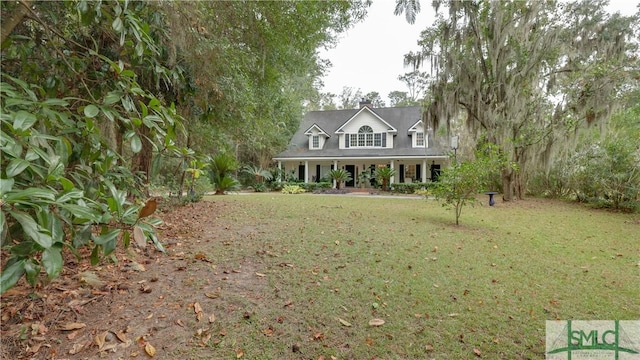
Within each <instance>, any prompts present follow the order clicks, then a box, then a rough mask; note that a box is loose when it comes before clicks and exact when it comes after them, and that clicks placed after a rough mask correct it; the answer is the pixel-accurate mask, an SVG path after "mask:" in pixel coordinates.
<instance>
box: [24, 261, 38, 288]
mask: <svg viewBox="0 0 640 360" xmlns="http://www.w3.org/2000/svg"><path fill="white" fill-rule="evenodd" d="M24 271H25V273H26V274H25V277H26V278H27V282H28V283H29V284H30V285H31V286H36V282H37V281H38V275H39V274H40V265H38V264H37V263H36V262H35V261H34V260H33V259H29V260H28V261H26V262H25V263H24Z"/></svg>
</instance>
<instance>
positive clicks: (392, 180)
mask: <svg viewBox="0 0 640 360" xmlns="http://www.w3.org/2000/svg"><path fill="white" fill-rule="evenodd" d="M394 167H395V160H391V170H393V169H394ZM394 182H396V176H395V175H393V176H392V177H391V179H389V184H393V183H394Z"/></svg>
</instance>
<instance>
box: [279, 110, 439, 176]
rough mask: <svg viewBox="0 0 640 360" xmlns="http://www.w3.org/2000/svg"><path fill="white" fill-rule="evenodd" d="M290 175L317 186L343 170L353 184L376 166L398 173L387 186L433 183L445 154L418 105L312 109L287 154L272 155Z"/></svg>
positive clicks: (294, 137) (294, 136)
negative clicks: (334, 171)
mask: <svg viewBox="0 0 640 360" xmlns="http://www.w3.org/2000/svg"><path fill="white" fill-rule="evenodd" d="M274 160H275V161H277V162H278V168H279V169H281V170H283V171H284V173H285V174H287V175H288V176H289V177H291V176H294V177H296V178H297V179H299V180H302V181H304V182H318V181H320V179H322V178H323V177H326V175H327V173H328V172H329V171H330V170H332V169H344V170H346V171H348V172H349V173H350V174H351V177H352V178H353V180H351V181H350V182H347V183H346V184H345V185H346V186H355V185H356V180H357V179H358V177H359V175H360V173H362V172H369V173H370V174H373V173H374V172H375V169H376V168H377V167H382V166H386V167H390V168H392V169H395V170H396V175H395V177H394V178H392V179H391V183H392V184H393V183H394V182H401V183H408V182H423V183H424V182H428V181H431V180H434V178H435V177H436V176H437V175H438V174H439V172H440V168H441V167H442V166H443V165H444V164H445V163H446V162H447V161H448V156H447V154H446V152H445V151H443V150H442V149H441V146H438V144H436V142H435V141H434V135H433V131H432V130H431V129H429V128H428V127H426V126H425V124H424V122H423V120H422V108H421V107H419V106H410V107H398V108H372V107H371V103H370V102H369V101H362V102H360V108H359V109H348V110H328V111H312V112H309V113H307V114H306V116H305V117H304V119H303V120H302V122H301V124H300V128H299V129H298V131H296V133H295V134H294V135H293V138H292V139H291V142H290V143H289V146H288V148H287V150H285V151H283V152H281V153H279V154H278V155H276V156H275V157H274Z"/></svg>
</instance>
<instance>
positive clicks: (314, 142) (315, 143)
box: [311, 135, 320, 149]
mask: <svg viewBox="0 0 640 360" xmlns="http://www.w3.org/2000/svg"><path fill="white" fill-rule="evenodd" d="M311 148H313V149H318V148H320V136H319V135H313V136H312V137H311Z"/></svg>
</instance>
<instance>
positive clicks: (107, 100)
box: [103, 91, 122, 105]
mask: <svg viewBox="0 0 640 360" xmlns="http://www.w3.org/2000/svg"><path fill="white" fill-rule="evenodd" d="M120 99H122V93H121V92H120V91H109V93H108V94H107V96H105V97H104V102H103V104H104V105H111V104H115V103H117V102H119V101H120Z"/></svg>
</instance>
